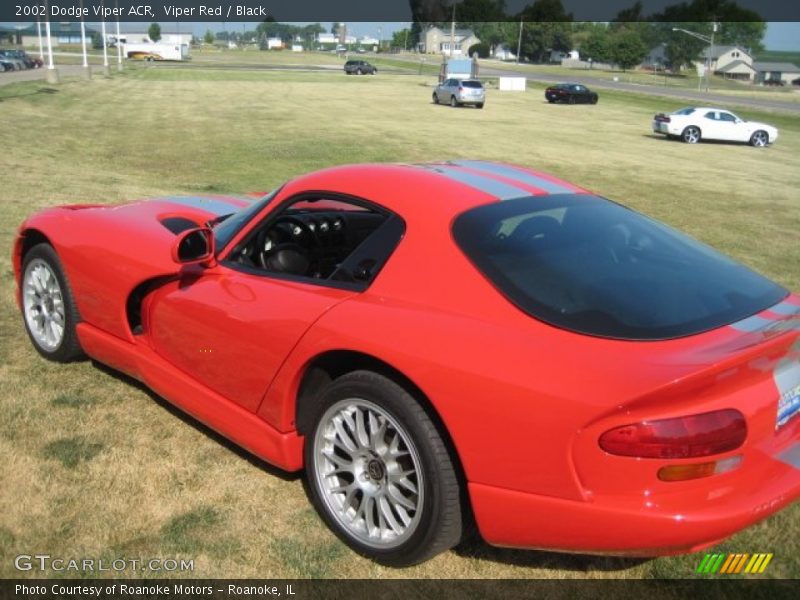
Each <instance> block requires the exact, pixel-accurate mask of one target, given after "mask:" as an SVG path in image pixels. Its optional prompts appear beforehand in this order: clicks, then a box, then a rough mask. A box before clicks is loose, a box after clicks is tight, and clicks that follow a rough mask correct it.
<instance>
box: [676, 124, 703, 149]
mask: <svg viewBox="0 0 800 600" xmlns="http://www.w3.org/2000/svg"><path fill="white" fill-rule="evenodd" d="M700 137H701V136H700V129H699V128H697V127H695V126H694V125H690V126H689V127H687V128H686V129H684V130H683V133H681V139H682V140H683V141H684V142H686V143H687V144H696V143H697V142H699V141H700Z"/></svg>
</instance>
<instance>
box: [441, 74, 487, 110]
mask: <svg viewBox="0 0 800 600" xmlns="http://www.w3.org/2000/svg"><path fill="white" fill-rule="evenodd" d="M440 102H447V103H449V104H450V106H460V105H462V104H474V105H475V108H483V104H484V103H485V102H486V89H485V88H484V87H483V84H482V83H481V82H480V81H478V80H477V79H455V78H450V79H445V80H444V81H443V82H442V83H440V84H439V85H437V86H436V89H435V90H433V103H434V104H439V103H440Z"/></svg>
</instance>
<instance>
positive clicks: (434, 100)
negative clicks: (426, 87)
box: [433, 92, 439, 104]
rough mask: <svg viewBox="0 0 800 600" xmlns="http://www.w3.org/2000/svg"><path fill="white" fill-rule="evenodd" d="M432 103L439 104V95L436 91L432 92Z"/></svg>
mask: <svg viewBox="0 0 800 600" xmlns="http://www.w3.org/2000/svg"><path fill="white" fill-rule="evenodd" d="M433 103H434V104H439V96H438V94H437V93H436V92H433Z"/></svg>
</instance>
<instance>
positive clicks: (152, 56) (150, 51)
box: [122, 42, 191, 61]
mask: <svg viewBox="0 0 800 600" xmlns="http://www.w3.org/2000/svg"><path fill="white" fill-rule="evenodd" d="M122 48H123V52H124V53H125V56H127V57H128V58H129V59H131V60H148V61H150V60H189V59H190V58H191V56H190V55H189V44H179V43H169V42H151V43H149V44H144V43H142V44H124V45H123V47H122Z"/></svg>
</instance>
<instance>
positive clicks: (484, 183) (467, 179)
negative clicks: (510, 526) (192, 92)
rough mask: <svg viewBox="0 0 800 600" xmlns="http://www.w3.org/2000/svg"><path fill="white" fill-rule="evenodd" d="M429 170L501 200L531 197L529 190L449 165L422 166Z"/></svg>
mask: <svg viewBox="0 0 800 600" xmlns="http://www.w3.org/2000/svg"><path fill="white" fill-rule="evenodd" d="M421 166H423V167H425V168H427V169H430V170H432V171H435V172H436V173H440V174H442V175H444V176H445V177H449V178H450V179H454V180H455V181H458V182H460V183H464V184H466V185H468V186H470V187H474V188H475V189H477V190H480V191H482V192H486V193H487V194H491V195H492V196H495V197H496V198H499V199H500V200H510V199H512V198H523V197H525V196H530V195H531V193H530V192H529V191H528V190H525V189H522V188H518V187H516V186H513V185H510V184H508V183H504V182H502V181H497V180H496V179H492V178H491V177H484V176H483V175H476V174H475V173H470V172H469V171H465V170H463V169H459V168H458V167H448V166H447V165H421Z"/></svg>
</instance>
